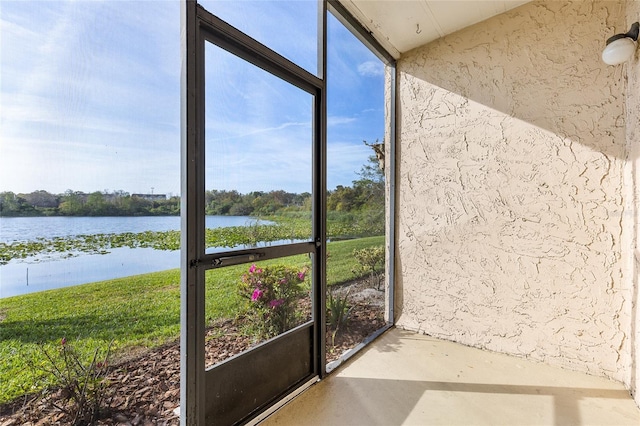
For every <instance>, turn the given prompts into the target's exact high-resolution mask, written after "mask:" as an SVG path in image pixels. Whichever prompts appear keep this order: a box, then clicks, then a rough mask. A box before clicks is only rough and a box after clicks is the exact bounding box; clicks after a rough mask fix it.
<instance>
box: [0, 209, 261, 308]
mask: <svg viewBox="0 0 640 426" xmlns="http://www.w3.org/2000/svg"><path fill="white" fill-rule="evenodd" d="M254 222H255V219H254V218H251V217H249V216H207V217H206V226H207V228H219V227H227V226H246V225H249V224H251V223H254ZM179 229H180V218H179V217H175V216H159V217H158V216H153V217H19V218H4V217H3V218H0V242H11V241H30V240H35V239H36V238H38V237H45V238H51V237H63V236H73V235H83V234H112V233H113V234H119V233H123V232H143V231H169V230H179ZM38 259H39V260H38V261H34V260H33V259H25V260H12V261H10V262H9V263H8V264H6V265H0V298H3V297H10V296H17V295H20V294H26V293H33V292H37V291H43V290H51V289H54V288H60V287H68V286H73V285H78V284H84V283H89V282H94V281H102V280H108V279H113V278H120V277H126V276H130V275H137V274H145V273H149V272H156V271H163V270H167V269H172V268H178V267H179V266H180V251H179V250H174V251H162V250H154V249H150V248H136V249H130V248H117V249H110V250H109V253H107V254H81V255H79V256H75V257H67V258H60V256H52V257H50V258H42V257H39V258H38Z"/></svg>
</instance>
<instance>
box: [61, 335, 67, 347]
mask: <svg viewBox="0 0 640 426" xmlns="http://www.w3.org/2000/svg"><path fill="white" fill-rule="evenodd" d="M60 344H61V345H62V346H64V345H66V344H67V338H66V337H63V338H62V340H60Z"/></svg>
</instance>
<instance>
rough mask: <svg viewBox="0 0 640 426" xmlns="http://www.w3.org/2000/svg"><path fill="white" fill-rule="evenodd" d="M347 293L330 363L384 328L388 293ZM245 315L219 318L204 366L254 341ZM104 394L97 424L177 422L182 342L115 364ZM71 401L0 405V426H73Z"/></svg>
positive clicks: (38, 399)
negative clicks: (344, 316)
mask: <svg viewBox="0 0 640 426" xmlns="http://www.w3.org/2000/svg"><path fill="white" fill-rule="evenodd" d="M347 293H348V297H349V300H350V304H349V306H350V307H351V312H350V316H349V321H348V323H347V325H346V327H342V329H341V330H339V331H338V333H337V334H336V336H335V345H332V344H331V341H332V334H333V330H331V329H330V328H329V327H327V335H326V341H327V346H326V353H327V362H330V361H333V360H335V359H338V358H339V357H340V356H341V355H342V354H343V353H345V352H346V351H348V350H349V349H351V348H353V347H354V346H356V345H358V344H359V343H360V342H362V341H363V340H364V339H365V338H366V337H367V336H369V335H370V334H372V333H373V332H375V331H376V330H378V329H380V328H382V327H383V326H384V325H385V322H384V292H380V291H377V290H374V289H371V288H369V287H368V282H367V281H366V280H359V281H355V282H351V283H347V284H345V285H343V286H340V287H335V288H334V295H345V294H347ZM242 328H243V324H242V319H239V320H220V321H219V322H218V323H216V324H214V326H213V327H211V329H209V331H208V333H207V337H206V339H205V340H206V364H207V365H213V364H215V363H217V362H220V361H222V360H225V359H227V358H229V357H231V356H233V355H235V354H238V353H240V352H242V351H244V350H246V349H248V348H250V347H251V345H252V344H254V342H253V339H252V338H251V337H250V336H247V335H245V334H244V333H243V332H242ZM107 379H108V383H109V385H108V387H107V390H106V398H105V401H106V402H105V404H103V405H104V408H103V410H102V411H101V413H100V418H99V419H98V420H97V421H96V422H94V424H95V425H133V426H137V425H145V426H147V425H178V424H179V419H178V417H177V416H176V415H175V413H174V410H175V408H176V407H178V405H179V404H180V343H179V341H177V340H176V341H175V342H172V343H170V344H167V345H164V346H162V347H158V348H155V349H153V350H148V351H143V352H141V353H137V354H131V355H130V356H128V357H127V359H125V360H120V361H119V363H117V364H116V365H114V366H112V368H111V370H110V372H109V374H108V376H107ZM65 404H68V401H67V400H66V399H65V392H64V390H61V389H50V390H47V391H45V392H42V393H39V394H37V395H27V396H24V397H21V398H18V399H17V400H15V401H12V402H10V403H7V404H3V405H0V426H18V425H21V426H22V425H24V426H49V425H51V426H54V425H55V426H57V425H69V424H71V423H72V418H71V417H70V416H69V414H67V413H65V412H64V411H63V410H62V409H61V408H64V407H65Z"/></svg>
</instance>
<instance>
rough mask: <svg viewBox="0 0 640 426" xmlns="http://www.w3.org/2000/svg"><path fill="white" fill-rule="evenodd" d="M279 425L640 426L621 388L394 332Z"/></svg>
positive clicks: (294, 406)
mask: <svg viewBox="0 0 640 426" xmlns="http://www.w3.org/2000/svg"><path fill="white" fill-rule="evenodd" d="M261 424H262V425H263V426H272V425H332V426H338V425H558V426H559V425H587V424H592V425H635V426H638V425H640V410H639V409H638V407H637V406H636V405H635V403H634V402H633V400H632V399H631V397H630V396H629V392H628V391H627V390H625V388H624V387H623V386H622V385H621V384H620V383H617V382H613V381H610V380H607V379H604V378H600V377H593V376H589V375H586V374H582V373H577V372H573V371H566V370H562V369H559V368H555V367H550V366H548V365H544V364H541V363H537V362H532V361H528V360H525V359H521V358H514V357H510V356H506V355H502V354H497V353H493V352H488V351H483V350H480V349H475V348H469V347H466V346H462V345H459V344H456V343H451V342H446V341H441V340H437V339H434V338H431V337H428V336H424V335H418V334H415V333H412V332H408V331H402V330H397V329H391V330H390V331H388V332H386V333H385V334H383V335H382V336H380V337H379V338H378V339H377V340H375V341H374V342H373V343H372V344H370V345H369V346H368V347H367V348H365V349H364V350H363V351H362V352H361V353H360V354H358V355H357V356H355V357H354V358H353V359H351V360H350V361H348V362H347V363H346V364H345V365H344V366H341V367H340V368H338V369H337V371H335V372H334V373H333V374H331V375H330V376H329V377H328V378H327V379H326V380H323V381H322V382H319V383H317V384H315V385H313V386H311V387H310V388H309V389H307V390H306V391H305V392H303V393H302V394H301V395H299V396H298V397H297V398H295V399H294V400H292V401H291V402H290V403H289V404H287V405H285V406H284V407H282V408H281V409H280V410H278V411H276V412H275V413H274V414H272V415H271V416H270V417H268V418H267V419H265V420H264V421H263V422H262V423H261Z"/></svg>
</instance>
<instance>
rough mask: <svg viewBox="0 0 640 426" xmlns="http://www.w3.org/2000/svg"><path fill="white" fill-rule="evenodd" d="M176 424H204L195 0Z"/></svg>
mask: <svg viewBox="0 0 640 426" xmlns="http://www.w3.org/2000/svg"><path fill="white" fill-rule="evenodd" d="M180 6H181V7H180V21H181V32H180V36H181V43H182V46H181V56H182V73H181V82H180V85H181V102H180V106H181V108H180V119H181V138H180V139H181V141H180V145H181V146H180V154H181V160H180V162H181V164H180V169H181V200H180V211H181V213H180V215H181V253H180V424H181V425H183V426H184V425H189V426H191V425H204V407H205V404H204V397H205V393H204V389H205V375H204V373H205V360H204V325H205V323H204V317H205V313H204V299H205V294H204V288H205V287H204V268H201V267H198V262H197V260H198V259H199V258H200V256H202V255H203V254H204V208H203V206H202V203H203V200H202V199H203V197H204V138H203V135H204V133H203V132H204V126H203V121H204V99H203V98H204V93H203V90H202V89H203V75H202V74H203V70H204V46H203V45H204V43H203V41H202V39H201V37H200V35H199V29H198V24H197V2H196V1H195V0H181V4H180Z"/></svg>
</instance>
